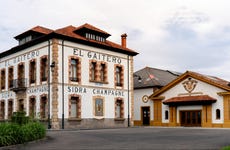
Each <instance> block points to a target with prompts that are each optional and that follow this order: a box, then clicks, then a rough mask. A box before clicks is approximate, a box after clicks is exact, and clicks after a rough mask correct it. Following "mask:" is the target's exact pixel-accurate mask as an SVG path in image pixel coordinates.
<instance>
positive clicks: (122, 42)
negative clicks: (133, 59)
mask: <svg viewBox="0 0 230 150" xmlns="http://www.w3.org/2000/svg"><path fill="white" fill-rule="evenodd" d="M126 37H127V34H126V33H124V34H122V35H121V46H122V47H123V48H126Z"/></svg>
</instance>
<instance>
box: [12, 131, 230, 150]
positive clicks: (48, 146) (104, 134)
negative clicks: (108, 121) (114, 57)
mask: <svg viewBox="0 0 230 150" xmlns="http://www.w3.org/2000/svg"><path fill="white" fill-rule="evenodd" d="M47 136H48V138H47V140H42V141H39V142H32V143H29V144H25V145H21V146H19V147H16V148H11V149H21V150H32V149H33V150H75V149H76V150H81V149H88V150H93V149H98V150H102V149H115V150H119V149H131V150H133V149H141V150H144V149H148V150H149V149H157V150H158V149H159V150H162V149H183V150H184V149H186V150H187V149H205V150H206V149H220V148H221V147H223V146H226V145H230V129H202V128H156V127H145V128H122V129H100V130H74V131H49V132H48V133H47Z"/></svg>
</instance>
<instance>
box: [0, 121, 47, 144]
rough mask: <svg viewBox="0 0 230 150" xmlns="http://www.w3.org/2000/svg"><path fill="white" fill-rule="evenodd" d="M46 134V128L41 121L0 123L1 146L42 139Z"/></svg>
mask: <svg viewBox="0 0 230 150" xmlns="http://www.w3.org/2000/svg"><path fill="white" fill-rule="evenodd" d="M45 135H46V129H45V127H44V126H43V125H42V124H41V123H39V122H29V123H27V124H22V125H20V124H17V123H2V124H0V147H1V146H7V145H14V144H21V143H25V142H28V141H33V140H37V139H41V138H44V137H45Z"/></svg>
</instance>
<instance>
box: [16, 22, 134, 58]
mask: <svg viewBox="0 0 230 150" xmlns="http://www.w3.org/2000/svg"><path fill="white" fill-rule="evenodd" d="M83 28H86V29H89V30H93V31H96V32H99V33H101V34H103V35H105V37H108V36H110V34H109V33H107V32H105V31H103V30H101V29H98V28H96V27H94V26H92V25H90V24H88V23H86V24H84V25H81V26H79V27H74V26H72V25H70V26H67V27H64V28H60V29H57V30H51V29H48V28H45V27H41V26H36V27H34V28H32V29H30V30H28V31H26V32H24V33H22V34H20V35H17V36H16V37H15V39H19V38H21V37H23V36H26V35H27V34H29V33H30V32H37V33H41V34H44V35H50V34H53V35H61V36H62V37H63V38H65V37H68V39H72V40H78V41H79V40H80V41H84V42H85V43H86V44H87V43H88V44H93V45H97V46H99V47H100V46H101V47H105V48H106V49H107V48H108V49H114V51H116V50H117V52H120V53H123V52H124V53H130V54H132V55H137V54H138V53H137V52H135V51H134V50H131V49H129V48H126V47H122V46H121V45H120V44H116V43H114V42H111V41H109V40H106V41H105V42H102V41H97V40H91V39H87V38H86V37H84V36H81V35H80V34H77V33H76V31H78V30H81V29H83ZM18 47H20V46H18ZM16 48H17V47H16Z"/></svg>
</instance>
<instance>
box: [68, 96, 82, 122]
mask: <svg viewBox="0 0 230 150" xmlns="http://www.w3.org/2000/svg"><path fill="white" fill-rule="evenodd" d="M69 116H70V118H81V105H80V99H79V97H76V96H72V97H71V99H70V112H69Z"/></svg>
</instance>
